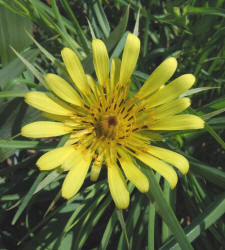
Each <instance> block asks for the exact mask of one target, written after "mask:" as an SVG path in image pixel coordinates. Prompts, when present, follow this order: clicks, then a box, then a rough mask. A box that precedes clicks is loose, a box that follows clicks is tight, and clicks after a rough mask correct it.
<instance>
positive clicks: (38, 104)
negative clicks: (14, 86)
mask: <svg viewBox="0 0 225 250" xmlns="http://www.w3.org/2000/svg"><path fill="white" fill-rule="evenodd" d="M25 102H26V103H28V104H29V105H30V106H32V107H34V108H36V109H39V110H41V111H44V112H47V113H51V114H56V115H65V116H69V115H72V114H73V111H72V110H71V109H70V108H69V107H66V106H62V105H61V103H60V101H59V100H57V99H56V98H52V97H50V96H49V95H47V94H46V93H43V92H38V91H34V92H28V93H26V94H25Z"/></svg>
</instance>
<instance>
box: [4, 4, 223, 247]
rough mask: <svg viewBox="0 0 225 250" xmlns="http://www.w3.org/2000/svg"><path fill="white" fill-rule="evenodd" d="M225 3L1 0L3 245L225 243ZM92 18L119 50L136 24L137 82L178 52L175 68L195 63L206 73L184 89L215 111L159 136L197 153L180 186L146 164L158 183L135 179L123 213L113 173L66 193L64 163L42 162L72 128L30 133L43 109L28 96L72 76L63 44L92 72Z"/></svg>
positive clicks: (202, 108) (201, 107) (205, 109)
mask: <svg viewBox="0 0 225 250" xmlns="http://www.w3.org/2000/svg"><path fill="white" fill-rule="evenodd" d="M224 2H225V1H224V0H217V1H212V0H210V1H203V0H200V1H181V0H176V1H153V0H152V1H142V3H141V1H135V0H129V1H126V0H117V1H109V0H107V1H98V0H92V1H77V0H76V1H69V0H64V1H63V0H59V1H57V2H56V1H54V0H50V1H40V0H13V1H3V0H0V19H1V22H0V31H1V36H0V40H1V48H0V57H1V69H0V90H1V91H0V103H1V106H0V161H1V166H0V176H1V177H0V194H1V196H0V201H1V207H0V211H1V213H0V225H1V226H0V228H1V230H0V248H1V249H17V248H18V249H62V250H63V249H68V250H69V249H71V250H72V249H149V250H153V249H193V248H194V249H203V248H204V249H206V250H208V249H224V248H225V244H224V234H225V223H224V220H223V215H224V212H225V193H224V192H225V191H224V189H225V172H224V167H225V165H224V155H225V142H224V140H223V138H224V135H225V130H224V127H225V116H224V111H225V101H224V96H225V87H224V82H225V71H224V66H225V64H224V61H225V44H224V34H225V28H224V24H225V19H224V17H225V10H224V7H225V3H224ZM138 9H140V14H139V20H138V21H139V25H138V22H136V20H137V15H138ZM118 17H120V18H118ZM87 19H88V20H89V22H90V24H91V26H92V29H93V33H94V34H95V36H96V37H98V38H101V39H102V40H103V41H104V42H105V43H106V46H107V48H108V50H109V53H110V56H111V58H112V57H114V56H120V55H121V52H122V48H123V46H124V42H125V37H126V34H127V31H131V32H132V31H133V30H134V27H135V32H136V33H137V32H138V34H139V37H140V40H141V43H142V46H141V55H140V58H139V62H138V66H137V71H135V72H134V75H133V79H132V80H133V85H132V86H131V89H132V91H136V90H137V89H138V88H140V86H141V85H142V83H143V82H144V80H145V79H146V77H147V76H148V74H149V73H151V72H152V71H153V69H154V68H155V67H156V66H157V65H159V64H160V63H161V62H162V60H163V59H165V58H166V57H168V56H175V57H177V59H178V62H179V66H178V70H177V73H176V75H175V77H176V76H177V75H181V74H183V73H189V72H190V73H193V74H194V75H195V76H196V79H197V82H196V84H195V88H194V89H193V90H190V91H187V92H186V93H185V95H187V96H191V97H192V101H193V102H192V103H193V105H192V107H193V109H189V111H188V112H189V113H195V114H197V115H199V116H201V117H202V118H204V119H205V121H206V127H205V129H204V130H201V131H182V132H179V133H178V132H171V133H167V134H165V135H164V138H165V139H164V141H163V142H160V143H161V144H163V147H167V148H171V149H173V150H174V151H177V152H179V153H181V154H183V155H185V157H186V158H187V159H188V160H189V162H190V171H189V173H188V175H187V176H185V177H182V176H180V177H179V184H178V186H177V188H176V189H175V190H172V191H171V190H170V189H169V188H168V185H167V183H166V182H163V181H162V180H160V177H159V176H158V175H157V174H154V173H153V171H151V170H149V168H148V169H147V168H146V169H145V171H146V174H147V175H148V177H149V180H150V191H149V193H148V194H147V195H143V194H141V193H139V192H137V190H136V189H134V187H133V186H132V185H129V190H130V192H131V203H130V206H129V209H128V210H126V211H123V212H122V211H118V210H117V209H116V208H115V206H114V204H113V202H112V200H111V196H110V194H109V190H108V186H107V182H106V173H104V172H103V173H102V174H101V176H100V180H99V181H98V182H97V183H94V184H93V183H91V182H90V181H89V178H88V177H89V176H88V177H87V178H86V180H85V184H84V186H83V187H82V189H81V191H80V192H79V194H78V195H76V196H75V197H74V198H73V199H71V200H69V201H65V200H63V199H62V198H60V187H61V184H62V180H63V178H64V174H63V173H60V172H58V171H57V170H56V171H53V172H51V173H49V172H43V173H40V172H39V170H38V169H37V167H36V166H35V162H36V160H37V159H38V157H39V156H40V154H41V153H42V152H43V151H48V150H50V149H53V148H55V147H57V146H60V145H63V144H64V142H65V139H66V138H65V137H63V138H62V139H61V140H60V141H57V140H53V141H50V140H42V141H36V140H25V139H24V138H23V137H21V136H20V128H21V127H22V126H23V125H24V124H26V123H29V122H31V121H35V120H38V119H39V117H40V113H39V112H38V111H36V110H34V109H33V108H31V107H28V106H27V105H25V103H24V101H23V98H22V97H23V96H24V94H25V93H26V92H28V91H30V90H41V89H42V88H43V86H45V82H44V78H43V75H44V74H45V73H47V72H55V73H57V74H61V75H62V74H64V75H66V71H65V68H64V65H63V64H62V63H61V58H60V56H59V55H60V50H61V49H62V48H63V47H65V46H66V47H70V48H72V49H73V50H74V51H76V53H77V54H78V56H79V58H80V59H81V60H82V63H83V65H84V67H85V70H86V71H87V72H89V73H93V66H92V56H91V33H90V30H89V26H88V23H87ZM135 23H136V26H135ZM138 26H139V29H138ZM24 29H26V32H25V31H24ZM9 45H11V48H12V49H11V48H10V47H9ZM13 51H14V52H15V53H13Z"/></svg>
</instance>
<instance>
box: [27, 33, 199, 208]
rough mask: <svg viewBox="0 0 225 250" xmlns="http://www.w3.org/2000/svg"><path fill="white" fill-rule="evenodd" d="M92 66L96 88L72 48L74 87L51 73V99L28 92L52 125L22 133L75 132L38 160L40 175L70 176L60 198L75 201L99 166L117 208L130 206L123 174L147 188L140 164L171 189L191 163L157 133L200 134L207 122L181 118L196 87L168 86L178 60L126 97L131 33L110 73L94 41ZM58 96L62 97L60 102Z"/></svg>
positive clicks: (66, 56)
mask: <svg viewBox="0 0 225 250" xmlns="http://www.w3.org/2000/svg"><path fill="white" fill-rule="evenodd" d="M92 50H93V63H94V68H95V73H96V76H97V79H98V83H96V82H95V80H94V79H93V78H92V77H91V76H90V75H87V74H85V72H84V69H83V67H82V65H81V62H80V61H79V59H78V57H77V55H76V54H75V53H74V52H73V51H72V50H71V49H69V48H64V49H63V50H62V58H63V61H64V64H65V66H66V69H67V71H68V74H69V76H70V77H71V79H72V82H73V84H74V86H71V85H70V84H69V83H68V82H66V81H65V80H64V79H63V78H61V77H59V76H58V75H55V74H47V75H46V77H45V80H46V83H47V85H48V86H49V88H50V90H51V91H52V93H46V92H29V93H27V94H26V95H25V101H26V102H27V103H28V104H29V105H31V106H33V107H35V108H37V109H39V110H41V111H44V115H45V116H47V117H48V118H50V119H52V120H55V121H38V122H33V123H31V124H28V125H26V126H24V127H23V128H22V135H23V136H26V137H32V138H42V137H51V136H60V135H65V134H70V137H69V139H68V141H67V142H66V144H65V145H64V146H63V147H60V148H56V149H53V150H52V151H49V152H47V153H45V154H44V155H42V156H41V157H40V158H39V160H38V161H37V166H38V167H39V168H40V169H41V170H51V169H54V168H57V167H60V168H61V169H63V170H64V171H68V174H67V175H66V178H65V180H64V183H63V186H62V196H63V197H64V198H66V199H69V198H71V197H72V196H74V195H75V194H76V193H77V192H78V191H79V189H80V188H81V186H82V184H83V182H84V179H85V177H86V175H87V172H88V170H89V167H90V166H91V173H90V178H91V180H92V181H96V180H97V179H98V176H99V173H100V170H101V167H102V165H103V164H104V163H105V165H106V166H107V172H108V183H109V189H110V192H111V195H112V198H113V200H114V202H115V204H116V206H117V207H118V208H120V209H124V208H127V207H128V205H129V192H128V189H127V184H126V180H125V178H124V176H125V177H126V178H127V179H128V180H129V181H131V182H132V183H133V184H134V185H135V186H136V187H137V188H138V189H139V190H140V191H141V192H147V191H148V189H149V182H148V179H147V177H146V176H145V175H144V174H143V173H142V171H141V169H140V167H139V166H138V163H137V162H136V159H138V160H140V161H142V162H143V163H145V164H146V165H147V166H149V167H150V168H152V169H153V170H155V171H156V172H158V173H159V174H160V175H161V176H163V177H164V178H165V179H166V180H167V181H168V183H169V184H170V186H171V188H174V187H175V186H176V184H177V174H176V171H175V170H174V169H173V167H171V165H173V166H174V167H175V168H177V169H178V170H179V171H180V172H181V173H182V174H186V173H187V172H188V168H189V164H188V161H187V160H186V159H185V158H184V157H183V156H182V155H179V154H177V153H175V152H172V151H170V150H167V149H163V148H160V147H156V146H153V145H151V142H152V141H155V140H157V139H160V138H162V136H161V135H160V134H159V131H161V130H163V131H165V130H167V131H168V130H184V129H199V128H203V127H204V122H203V121H202V120H201V119H200V118H199V117H197V116H194V115H189V114H178V113H180V112H182V111H184V110H185V109H186V108H187V107H188V106H189V105H190V99H189V98H179V96H180V95H181V94H182V93H183V92H184V91H186V90H188V89H189V88H190V87H191V86H192V85H193V84H194V81H195V77H194V76H193V75H191V74H185V75H182V76H180V77H178V78H176V79H175V80H173V81H172V82H170V83H169V84H166V83H167V81H168V80H169V79H170V78H171V76H172V75H173V74H174V72H175V70H176V67H177V61H176V59H175V58H173V57H171V58H168V59H166V60H165V61H164V62H163V63H162V64H160V65H159V66H158V68H156V70H155V71H154V72H153V73H152V74H151V75H150V76H149V78H148V79H147V80H146V82H145V83H144V85H143V86H142V87H141V89H140V90H139V91H138V92H137V93H136V95H133V96H131V95H129V86H130V82H131V79H130V78H131V75H132V73H133V71H134V68H135V66H136V63H137V59H138V56H139V51H140V40H139V39H138V38H137V37H136V36H135V35H133V34H131V33H130V34H128V36H127V40H126V44H125V47H124V51H123V55H122V60H120V59H119V58H114V59H113V60H112V63H111V69H110V70H109V57H108V53H107V50H106V46H105V44H104V43H103V42H102V41H101V40H99V39H94V40H93V41H92ZM56 96H57V97H56Z"/></svg>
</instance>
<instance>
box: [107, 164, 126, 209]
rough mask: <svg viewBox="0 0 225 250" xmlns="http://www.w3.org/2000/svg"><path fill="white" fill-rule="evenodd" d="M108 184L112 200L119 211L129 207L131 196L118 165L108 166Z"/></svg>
mask: <svg viewBox="0 0 225 250" xmlns="http://www.w3.org/2000/svg"><path fill="white" fill-rule="evenodd" d="M108 182H109V189H110V193H111V195H112V198H113V200H114V202H115V204H116V206H117V207H118V208H119V209H125V208H127V207H128V205H129V201H130V195H129V191H128V189H127V185H126V182H125V180H124V177H123V174H122V172H121V170H120V169H119V167H118V166H117V165H116V164H112V163H110V165H108Z"/></svg>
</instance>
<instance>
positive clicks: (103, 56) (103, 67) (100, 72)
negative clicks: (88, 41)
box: [92, 39, 109, 86]
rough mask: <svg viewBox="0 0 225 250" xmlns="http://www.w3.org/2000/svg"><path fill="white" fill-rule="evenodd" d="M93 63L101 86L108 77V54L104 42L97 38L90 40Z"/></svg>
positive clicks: (105, 82) (106, 81)
mask: <svg viewBox="0 0 225 250" xmlns="http://www.w3.org/2000/svg"><path fill="white" fill-rule="evenodd" d="M92 51H93V63H94V67H95V72H96V75H97V78H98V81H99V83H100V84H101V85H102V86H103V85H105V86H106V84H107V83H108V78H109V56H108V52H107V49H106V46H105V44H104V43H103V42H102V41H101V40H99V39H94V40H93V41H92Z"/></svg>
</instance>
